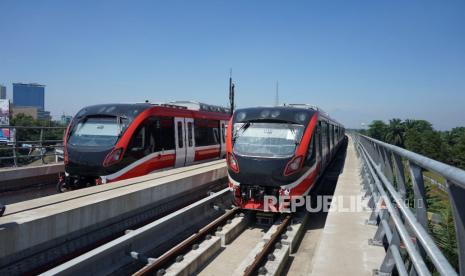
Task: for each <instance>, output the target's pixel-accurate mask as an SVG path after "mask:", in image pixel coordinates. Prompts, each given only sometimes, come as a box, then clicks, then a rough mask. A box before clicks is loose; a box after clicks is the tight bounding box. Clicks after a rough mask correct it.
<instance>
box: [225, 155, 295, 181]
mask: <svg viewBox="0 0 465 276" xmlns="http://www.w3.org/2000/svg"><path fill="white" fill-rule="evenodd" d="M236 158H237V162H238V164H239V167H240V172H239V173H237V174H236V173H234V172H233V173H232V175H233V176H234V179H236V181H238V182H239V183H241V184H247V185H262V186H271V187H279V186H281V185H283V181H285V179H283V171H284V168H285V167H286V164H287V162H288V161H289V160H290V158H286V159H263V158H259V159H258V158H250V157H241V156H236ZM230 173H231V172H230Z"/></svg>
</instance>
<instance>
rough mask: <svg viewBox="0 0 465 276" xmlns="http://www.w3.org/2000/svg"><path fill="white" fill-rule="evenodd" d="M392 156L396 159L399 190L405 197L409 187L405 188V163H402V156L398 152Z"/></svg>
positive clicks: (403, 197)
mask: <svg viewBox="0 0 465 276" xmlns="http://www.w3.org/2000/svg"><path fill="white" fill-rule="evenodd" d="M392 156H393V159H394V168H395V173H396V184H397V190H398V191H399V193H400V195H401V197H402V199H405V197H406V196H407V189H406V188H405V173H404V164H403V163H402V158H401V157H400V156H399V155H398V154H396V153H392Z"/></svg>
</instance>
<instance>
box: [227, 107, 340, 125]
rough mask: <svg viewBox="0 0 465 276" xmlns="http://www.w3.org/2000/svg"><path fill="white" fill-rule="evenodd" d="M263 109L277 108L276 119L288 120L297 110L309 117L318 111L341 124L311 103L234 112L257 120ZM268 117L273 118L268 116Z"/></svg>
mask: <svg viewBox="0 0 465 276" xmlns="http://www.w3.org/2000/svg"><path fill="white" fill-rule="evenodd" d="M264 110H268V111H269V114H271V113H272V112H273V110H277V111H279V112H280V115H277V116H276V119H278V120H279V119H282V120H288V121H293V120H292V118H293V116H294V115H292V114H296V113H298V112H300V113H305V114H308V116H309V117H311V116H312V115H313V114H314V113H316V112H318V113H319V115H320V117H323V118H324V119H326V120H328V121H330V122H332V123H334V124H337V125H341V126H342V124H340V123H339V122H337V121H336V120H334V119H332V118H331V117H330V116H329V115H328V113H326V112H324V111H323V110H322V109H320V108H318V107H316V106H313V105H308V104H284V105H280V106H268V107H267V106H261V107H249V108H241V109H236V110H235V114H238V113H239V112H244V114H248V115H246V116H247V120H259V119H264V117H263V112H264ZM270 119H273V118H271V117H270Z"/></svg>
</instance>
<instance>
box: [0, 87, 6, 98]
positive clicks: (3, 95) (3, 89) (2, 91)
mask: <svg viewBox="0 0 465 276" xmlns="http://www.w3.org/2000/svg"><path fill="white" fill-rule="evenodd" d="M5 99H6V87H5V86H3V85H0V100H5Z"/></svg>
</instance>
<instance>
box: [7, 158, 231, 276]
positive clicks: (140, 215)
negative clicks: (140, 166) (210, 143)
mask: <svg viewBox="0 0 465 276" xmlns="http://www.w3.org/2000/svg"><path fill="white" fill-rule="evenodd" d="M225 177H226V165H225V162H224V160H219V161H213V162H209V163H203V164H199V165H194V166H189V167H183V168H178V169H173V170H169V171H164V172H160V173H154V174H150V175H146V176H142V177H137V178H133V179H128V180H123V181H119V182H115V183H110V184H107V185H101V186H95V187H90V188H87V189H82V190H76V191H71V192H67V193H63V194H56V195H52V196H48V197H43V198H38V199H34V200H30V201H25V202H20V203H17V204H12V205H8V206H7V209H6V212H5V214H4V215H3V216H2V217H0V248H2V250H1V251H0V274H2V273H1V272H2V271H3V272H5V271H10V272H15V273H24V272H27V271H31V270H33V269H35V268H36V267H37V266H41V265H46V264H47V263H48V262H50V261H52V260H54V259H56V256H57V255H63V256H66V255H67V254H71V253H72V252H74V251H76V250H79V249H80V248H83V247H86V246H89V245H91V244H93V243H95V242H98V241H99V240H102V239H105V238H107V237H109V236H112V235H115V234H116V233H119V232H121V231H124V230H126V229H130V228H131V227H133V226H134V225H137V224H138V223H141V222H143V221H145V220H147V219H150V218H154V217H157V216H160V215H162V214H165V213H168V212H170V211H172V210H174V209H176V208H179V207H181V206H184V205H186V204H188V203H189V202H192V201H194V200H198V199H199V198H201V197H204V196H206V195H207V192H208V191H210V190H212V189H214V188H215V186H218V184H220V185H221V184H222V185H221V186H222V187H225ZM24 259H29V261H28V262H26V265H25V262H24ZM19 261H21V262H20V263H21V264H19V263H18V265H17V266H15V263H17V262H19ZM28 265H29V267H28Z"/></svg>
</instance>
